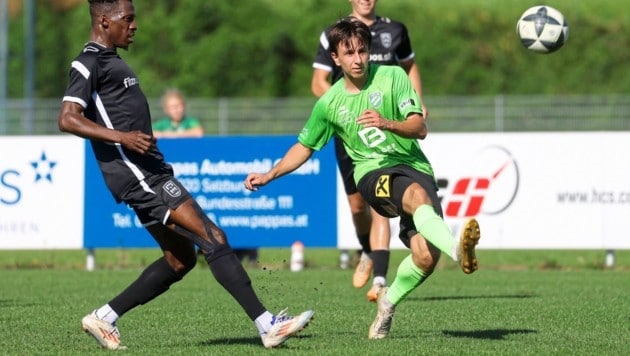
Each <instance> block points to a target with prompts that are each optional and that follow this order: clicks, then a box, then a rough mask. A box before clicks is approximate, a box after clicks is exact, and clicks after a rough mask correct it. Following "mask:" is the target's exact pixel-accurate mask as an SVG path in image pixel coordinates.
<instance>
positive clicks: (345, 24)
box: [328, 16, 372, 53]
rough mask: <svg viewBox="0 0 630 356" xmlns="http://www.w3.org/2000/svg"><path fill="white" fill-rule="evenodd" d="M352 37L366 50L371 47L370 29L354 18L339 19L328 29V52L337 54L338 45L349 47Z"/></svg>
mask: <svg viewBox="0 0 630 356" xmlns="http://www.w3.org/2000/svg"><path fill="white" fill-rule="evenodd" d="M352 37H356V38H358V39H359V41H360V42H361V44H364V45H365V46H366V47H367V48H368V49H369V48H370V47H371V46H372V33H370V28H369V27H368V26H367V25H366V24H364V23H363V22H361V20H359V19H357V18H356V17H354V16H348V17H344V18H342V19H340V20H339V21H337V23H336V24H334V25H333V26H332V27H331V28H330V32H329V33H328V42H329V43H330V51H331V52H334V53H337V50H338V46H339V44H340V43H341V44H343V45H344V46H346V47H350V45H351V42H350V39H351V38H352Z"/></svg>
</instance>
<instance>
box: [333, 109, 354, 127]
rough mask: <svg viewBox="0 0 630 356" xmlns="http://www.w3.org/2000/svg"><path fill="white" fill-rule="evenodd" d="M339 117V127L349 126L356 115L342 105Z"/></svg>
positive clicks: (338, 113)
mask: <svg viewBox="0 0 630 356" xmlns="http://www.w3.org/2000/svg"><path fill="white" fill-rule="evenodd" d="M337 116H338V117H339V119H338V120H337V121H338V122H339V125H341V126H347V125H349V124H350V123H352V122H353V121H354V120H355V118H354V115H352V113H351V112H350V110H348V108H347V107H346V106H345V105H342V106H341V107H340V108H339V111H338V112H337Z"/></svg>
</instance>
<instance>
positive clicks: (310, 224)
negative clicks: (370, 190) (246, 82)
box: [84, 136, 337, 248]
mask: <svg viewBox="0 0 630 356" xmlns="http://www.w3.org/2000/svg"><path fill="white" fill-rule="evenodd" d="M295 142H296V137H295V136H266V137H261V136H237V137H233V136H229V137H227V136H226V137H203V138H178V139H161V140H160V141H159V142H158V146H159V147H160V150H161V151H162V152H163V153H164V156H165V158H166V160H167V162H169V163H170V164H172V165H173V168H174V170H175V176H176V177H177V179H179V180H180V181H181V182H182V184H183V185H184V186H185V187H186V188H187V189H188V191H189V192H190V193H191V195H192V196H193V197H194V199H195V200H196V201H197V202H198V203H199V205H200V206H201V207H202V208H203V210H204V211H205V212H206V214H207V215H208V216H209V217H210V218H211V219H212V220H213V221H214V222H215V223H216V224H217V225H218V226H219V227H221V228H222V229H223V230H224V231H225V232H226V234H227V236H228V240H229V242H230V245H231V246H232V247H235V248H245V247H286V246H290V245H291V244H292V243H293V242H294V241H296V240H299V241H302V242H303V243H304V245H305V246H310V247H335V246H336V244H337V202H336V199H337V197H336V184H337V183H336V176H337V168H336V160H335V158H334V148H333V147H332V144H331V145H328V146H326V147H325V148H324V149H323V150H321V151H319V152H315V153H314V154H313V156H312V157H311V158H310V159H309V160H308V161H307V162H306V163H305V164H304V165H303V166H302V167H300V168H299V169H298V170H296V171H295V172H293V173H291V174H289V175H287V176H284V177H282V178H280V179H278V180H276V181H273V182H271V183H270V184H269V185H267V186H264V187H261V188H260V189H259V190H258V191H256V192H250V191H248V190H246V189H245V188H244V186H243V181H244V179H245V177H246V176H247V174H248V173H250V172H261V173H263V172H266V171H267V170H269V169H270V168H271V167H272V166H273V165H274V164H275V163H276V162H277V161H278V160H279V159H280V158H282V156H283V155H284V153H285V152H286V150H287V149H289V147H291V146H292V145H293V144H295ZM85 149H86V154H85V156H86V163H85V224H84V247H85V248H103V247H156V246H157V244H156V243H155V242H154V241H153V239H152V238H151V236H150V235H149V233H148V232H147V231H146V230H145V229H144V228H143V227H142V226H141V225H140V223H139V221H138V219H137V218H136V216H135V214H134V212H133V210H132V209H130V208H129V207H127V206H126V205H125V204H116V202H115V201H114V199H113V197H112V196H111V194H110V192H109V190H107V188H106V186H105V183H104V181H103V178H102V176H101V173H100V171H99V169H98V166H97V163H96V161H95V159H94V155H93V153H92V149H91V147H90V145H89V142H87V141H86V145H85Z"/></svg>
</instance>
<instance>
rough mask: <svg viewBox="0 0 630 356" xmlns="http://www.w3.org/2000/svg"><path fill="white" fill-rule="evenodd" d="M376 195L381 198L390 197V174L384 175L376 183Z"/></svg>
mask: <svg viewBox="0 0 630 356" xmlns="http://www.w3.org/2000/svg"><path fill="white" fill-rule="evenodd" d="M375 194H376V196H377V197H379V198H389V175H386V174H385V175H382V176H380V177H379V178H378V182H377V183H376V192H375Z"/></svg>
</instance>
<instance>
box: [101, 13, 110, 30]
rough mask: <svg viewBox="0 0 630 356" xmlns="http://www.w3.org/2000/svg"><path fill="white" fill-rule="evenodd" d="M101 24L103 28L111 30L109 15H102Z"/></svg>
mask: <svg viewBox="0 0 630 356" xmlns="http://www.w3.org/2000/svg"><path fill="white" fill-rule="evenodd" d="M100 23H101V27H102V28H105V29H106V28H109V17H107V15H101V20H100Z"/></svg>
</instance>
